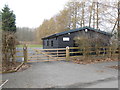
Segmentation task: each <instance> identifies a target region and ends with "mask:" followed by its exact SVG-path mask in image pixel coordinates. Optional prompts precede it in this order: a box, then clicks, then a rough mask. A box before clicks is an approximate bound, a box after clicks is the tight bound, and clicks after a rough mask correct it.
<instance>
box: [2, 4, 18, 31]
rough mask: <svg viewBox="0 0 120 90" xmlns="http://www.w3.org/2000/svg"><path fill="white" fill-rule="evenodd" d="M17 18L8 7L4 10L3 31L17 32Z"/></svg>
mask: <svg viewBox="0 0 120 90" xmlns="http://www.w3.org/2000/svg"><path fill="white" fill-rule="evenodd" d="M15 21H16V16H15V14H14V13H13V11H11V10H10V8H9V7H8V5H5V7H4V8H3V9H2V30H3V31H12V32H16V25H15Z"/></svg>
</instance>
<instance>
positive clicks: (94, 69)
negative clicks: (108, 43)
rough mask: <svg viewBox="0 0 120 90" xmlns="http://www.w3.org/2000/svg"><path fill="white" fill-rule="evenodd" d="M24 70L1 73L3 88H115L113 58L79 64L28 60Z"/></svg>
mask: <svg viewBox="0 0 120 90" xmlns="http://www.w3.org/2000/svg"><path fill="white" fill-rule="evenodd" d="M30 64H31V67H30V68H28V69H27V70H24V71H21V72H16V73H10V74H3V80H6V79H8V80H9V81H8V82H7V83H6V84H5V85H4V88H94V87H95V88H118V70H116V69H111V68H108V67H107V66H112V65H117V64H118V63H117V62H105V63H99V64H89V65H81V64H75V63H72V62H65V61H53V62H40V63H30Z"/></svg>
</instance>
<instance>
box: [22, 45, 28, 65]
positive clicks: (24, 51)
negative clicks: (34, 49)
mask: <svg viewBox="0 0 120 90" xmlns="http://www.w3.org/2000/svg"><path fill="white" fill-rule="evenodd" d="M23 54H24V63H27V57H28V55H27V45H26V44H25V45H24V47H23Z"/></svg>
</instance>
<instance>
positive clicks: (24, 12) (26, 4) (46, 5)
mask: <svg viewBox="0 0 120 90" xmlns="http://www.w3.org/2000/svg"><path fill="white" fill-rule="evenodd" d="M67 1H69V0H0V10H1V9H2V8H3V7H4V5H5V4H7V5H8V6H9V8H10V9H11V10H13V11H14V14H15V15H16V25H17V27H30V28H35V27H38V26H40V24H42V22H43V20H44V19H50V18H51V17H53V16H54V15H56V14H57V13H58V12H59V11H60V10H62V9H63V8H64V5H65V3H66V2H67Z"/></svg>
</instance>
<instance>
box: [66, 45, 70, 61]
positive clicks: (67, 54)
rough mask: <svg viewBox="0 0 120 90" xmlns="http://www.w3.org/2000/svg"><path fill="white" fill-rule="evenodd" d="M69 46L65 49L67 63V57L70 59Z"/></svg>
mask: <svg viewBox="0 0 120 90" xmlns="http://www.w3.org/2000/svg"><path fill="white" fill-rule="evenodd" d="M69 49H70V48H69V46H67V47H66V61H69V57H70V51H69Z"/></svg>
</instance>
